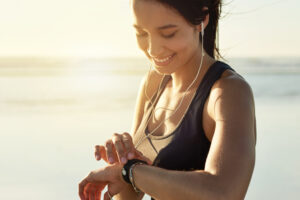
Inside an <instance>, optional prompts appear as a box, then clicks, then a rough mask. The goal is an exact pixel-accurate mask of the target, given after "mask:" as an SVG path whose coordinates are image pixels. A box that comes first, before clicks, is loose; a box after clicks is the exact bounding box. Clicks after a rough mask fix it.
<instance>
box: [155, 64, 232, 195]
mask: <svg viewBox="0 0 300 200" xmlns="http://www.w3.org/2000/svg"><path fill="white" fill-rule="evenodd" d="M227 69H230V70H232V71H235V70H233V69H232V68H231V67H230V66H229V65H227V64H226V63H224V62H221V61H216V62H215V63H214V64H213V65H212V66H211V67H210V68H209V69H208V71H207V72H206V74H205V76H204V77H203V79H202V81H201V83H200V85H199V87H198V88H197V90H196V94H195V96H194V99H193V100H192V102H191V104H190V106H189V108H188V110H187V112H186V114H185V116H184V118H183V119H182V121H181V123H180V124H179V126H178V127H177V128H176V129H175V131H174V132H173V133H172V134H174V136H173V137H172V140H171V141H170V143H169V144H168V145H167V146H166V147H164V148H162V149H161V150H160V151H159V153H158V155H157V157H156V158H155V160H154V162H153V165H154V166H157V167H161V168H164V169H169V170H186V171H188V170H203V169H204V166H205V161H206V157H207V154H208V151H209V148H210V141H209V140H208V139H207V137H206V135H205V133H204V129H203V127H202V121H203V119H202V113H203V108H204V104H205V102H206V100H207V98H208V96H209V94H210V90H211V88H212V86H213V85H214V83H215V82H216V81H217V80H218V79H219V78H220V77H221V76H222V74H223V72H224V71H225V70H227ZM152 199H153V198H152Z"/></svg>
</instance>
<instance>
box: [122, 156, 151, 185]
mask: <svg viewBox="0 0 300 200" xmlns="http://www.w3.org/2000/svg"><path fill="white" fill-rule="evenodd" d="M137 163H138V164H146V165H147V162H146V161H143V160H139V159H132V160H128V161H127V163H126V164H125V165H124V166H123V169H122V176H123V179H124V181H126V182H127V183H129V184H132V182H131V181H130V178H129V174H130V173H129V170H130V168H131V166H132V165H134V164H137Z"/></svg>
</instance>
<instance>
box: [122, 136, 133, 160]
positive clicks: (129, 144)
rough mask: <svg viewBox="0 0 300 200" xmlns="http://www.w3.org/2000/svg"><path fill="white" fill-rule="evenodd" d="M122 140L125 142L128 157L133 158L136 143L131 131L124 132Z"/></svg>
mask: <svg viewBox="0 0 300 200" xmlns="http://www.w3.org/2000/svg"><path fill="white" fill-rule="evenodd" d="M122 141H123V144H124V147H125V149H126V152H127V158H128V159H132V158H133V157H134V145H133V142H132V138H131V135H130V134H129V133H126V132H125V133H123V134H122Z"/></svg>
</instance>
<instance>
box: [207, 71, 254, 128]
mask: <svg viewBox="0 0 300 200" xmlns="http://www.w3.org/2000/svg"><path fill="white" fill-rule="evenodd" d="M208 111H209V115H210V117H211V118H212V119H213V120H214V121H215V122H217V121H231V122H233V121H234V122H237V121H239V122H241V120H244V121H249V120H250V121H253V120H254V121H255V106H254V97H253V92H252V88H251V86H250V85H249V83H248V82H247V81H246V80H245V79H244V78H243V77H242V76H241V75H239V74H238V73H236V72H233V71H230V70H227V71H225V72H224V73H223V75H222V77H221V78H220V79H219V80H218V81H216V83H215V84H214V85H213V87H212V89H211V93H210V96H209V99H208Z"/></svg>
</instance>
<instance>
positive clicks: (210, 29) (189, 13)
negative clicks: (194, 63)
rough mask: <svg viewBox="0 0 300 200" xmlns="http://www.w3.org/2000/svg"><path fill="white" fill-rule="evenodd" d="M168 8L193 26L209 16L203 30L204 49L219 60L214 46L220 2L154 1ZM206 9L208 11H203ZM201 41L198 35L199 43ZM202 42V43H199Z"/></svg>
mask: <svg viewBox="0 0 300 200" xmlns="http://www.w3.org/2000/svg"><path fill="white" fill-rule="evenodd" d="M155 1H158V2H160V3H162V4H164V5H166V6H168V7H170V8H173V9H175V10H176V11H178V12H179V14H181V15H182V16H183V17H184V18H185V19H186V21H187V22H189V23H191V24H193V25H199V24H201V21H203V20H204V18H205V16H206V15H207V14H209V23H208V25H207V26H206V28H205V34H204V43H203V45H204V49H205V51H206V52H207V53H208V55H209V56H211V57H213V58H220V57H221V55H220V52H219V48H218V46H217V45H216V39H217V31H218V30H217V28H218V22H219V18H220V14H221V7H222V6H221V5H222V4H221V1H222V0H155ZM204 7H207V8H208V10H203V8H204ZM201 40H202V38H201V34H200V41H201ZM201 42H202V41H201Z"/></svg>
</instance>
